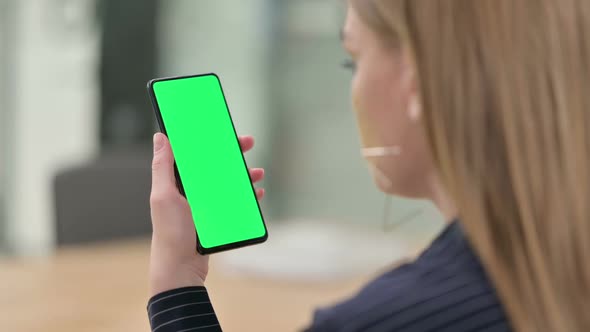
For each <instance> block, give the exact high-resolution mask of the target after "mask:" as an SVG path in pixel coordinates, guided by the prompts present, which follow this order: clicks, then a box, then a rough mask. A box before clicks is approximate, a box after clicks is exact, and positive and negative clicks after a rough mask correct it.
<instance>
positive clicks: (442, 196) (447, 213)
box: [429, 176, 458, 222]
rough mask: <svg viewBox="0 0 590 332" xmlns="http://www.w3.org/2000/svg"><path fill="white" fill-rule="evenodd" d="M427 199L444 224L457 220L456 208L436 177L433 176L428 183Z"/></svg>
mask: <svg viewBox="0 0 590 332" xmlns="http://www.w3.org/2000/svg"><path fill="white" fill-rule="evenodd" d="M430 182H431V185H430V188H431V189H430V195H429V199H430V200H431V201H432V202H433V203H434V204H435V205H436V207H437V208H438V210H439V211H440V212H441V214H442V215H443V217H444V218H445V221H446V222H451V221H453V220H455V219H456V218H457V214H458V211H457V207H456V206H455V203H454V202H453V200H452V199H451V197H450V195H449V194H448V193H447V191H446V190H445V188H444V186H443V185H442V183H441V182H440V180H439V178H438V176H433V177H432V180H431V181H430Z"/></svg>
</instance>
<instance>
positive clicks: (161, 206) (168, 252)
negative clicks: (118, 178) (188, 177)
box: [149, 133, 264, 296]
mask: <svg viewBox="0 0 590 332" xmlns="http://www.w3.org/2000/svg"><path fill="white" fill-rule="evenodd" d="M239 140H240V146H241V148H242V152H246V151H248V150H250V149H252V147H253V146H254V138H253V137H251V136H242V137H240V138H239ZM249 171H250V177H251V179H252V181H253V182H258V181H260V180H262V179H263V178H264V169H262V168H251V169H250V170H249ZM256 195H257V196H258V199H261V198H262V197H263V196H264V189H262V188H258V189H256ZM150 206H151V215H152V228H153V233H152V247H151V256H150V270H149V283H150V296H154V295H156V294H158V293H161V292H164V291H167V290H170V289H175V288H180V287H189V286H202V285H203V284H204V282H205V278H206V277H207V272H208V270H209V257H207V256H202V255H199V254H198V253H197V251H196V248H197V243H196V236H195V228H194V224H193V218H192V215H191V210H190V208H189V205H188V202H187V201H186V199H185V198H184V197H183V196H182V195H181V194H180V192H179V191H178V188H177V187H176V179H175V177H174V157H173V155H172V150H171V148H170V144H169V142H168V138H167V137H166V136H165V135H164V134H161V133H157V134H156V135H154V159H153V162H152V192H151V195H150Z"/></svg>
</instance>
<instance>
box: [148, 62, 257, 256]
mask: <svg viewBox="0 0 590 332" xmlns="http://www.w3.org/2000/svg"><path fill="white" fill-rule="evenodd" d="M203 76H215V78H216V79H217V81H218V82H219V88H220V89H221V95H222V96H223V101H224V102H225V107H226V109H227V112H228V115H229V118H230V123H231V125H232V129H233V131H234V136H235V137H236V141H237V143H238V145H239V138H238V133H237V131H236V127H235V125H234V121H233V119H232V116H231V112H230V110H229V105H228V104H227V99H226V98H225V92H224V91H223V86H222V85H221V79H220V78H219V76H217V74H215V73H206V74H197V75H186V76H173V77H163V78H155V79H152V80H150V81H149V82H148V84H147V89H148V94H149V97H150V100H151V102H152V107H153V109H154V113H155V115H156V120H157V121H158V126H159V127H160V131H161V132H162V133H163V134H164V135H166V136H168V133H167V132H166V126H165V125H164V121H163V119H162V114H161V112H160V107H159V105H158V101H157V98H156V94H155V92H154V84H155V83H158V82H164V81H173V80H181V79H188V78H196V77H203ZM240 155H241V156H242V161H243V163H244V167H245V168H246V174H248V178H249V179H250V186H251V187H252V193H253V194H254V197H255V198H256V206H257V207H258V212H259V213H260V218H261V219H262V224H263V226H264V235H263V236H261V237H258V238H253V239H248V240H244V241H239V242H234V243H228V244H224V245H221V246H217V247H211V248H205V247H203V246H201V242H200V241H199V235H198V231H197V225H196V223H195V222H194V220H193V226H194V228H195V236H196V238H197V252H199V253H200V254H201V255H209V254H214V253H218V252H222V251H227V250H231V249H237V248H242V247H246V246H250V245H254V244H259V243H263V242H265V241H266V240H267V239H268V228H267V227H266V221H265V219H264V216H263V214H262V209H261V208H260V202H258V198H257V197H256V189H255V188H254V184H253V183H252V178H251V177H250V172H249V171H248V165H247V163H246V158H245V157H244V154H243V153H240ZM174 175H175V177H176V185H177V187H178V190H179V191H180V194H182V196H184V197H185V198H186V194H185V191H184V186H183V184H182V180H181V179H180V173H179V172H178V167H177V166H176V161H174Z"/></svg>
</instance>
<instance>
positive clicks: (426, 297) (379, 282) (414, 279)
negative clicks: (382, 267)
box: [311, 241, 509, 332]
mask: <svg viewBox="0 0 590 332" xmlns="http://www.w3.org/2000/svg"><path fill="white" fill-rule="evenodd" d="M313 326H314V328H312V329H311V331H350V332H352V331H453V332H461V331H480V330H486V329H489V330H486V331H509V327H508V322H507V319H506V317H505V314H504V311H503V308H502V306H501V304H500V302H499V300H498V298H497V296H496V292H495V290H494V288H493V286H492V285H491V283H490V281H489V280H488V278H487V277H486V274H485V272H484V270H483V268H482V267H481V265H480V264H479V262H478V260H477V259H476V258H475V255H473V253H472V252H471V251H470V250H469V248H468V247H466V246H463V244H462V243H461V242H460V241H459V242H456V243H451V244H450V245H447V246H446V247H445V248H444V250H443V251H438V250H437V248H433V247H431V248H429V249H428V250H427V251H426V252H425V253H424V254H423V255H422V256H420V257H419V258H418V259H417V260H416V261H414V262H412V263H410V264H404V265H402V266H400V267H399V268H396V269H394V270H392V271H390V272H387V273H385V274H383V275H382V276H380V277H378V278H377V279H375V280H374V281H372V282H370V283H369V284H367V285H366V286H365V287H364V288H363V289H362V290H361V291H360V292H358V293H357V294H356V295H354V296H353V297H351V298H349V299H348V300H346V301H344V302H342V303H339V304H337V305H335V306H333V307H330V308H324V309H320V310H317V311H316V313H315V316H314V325H313Z"/></svg>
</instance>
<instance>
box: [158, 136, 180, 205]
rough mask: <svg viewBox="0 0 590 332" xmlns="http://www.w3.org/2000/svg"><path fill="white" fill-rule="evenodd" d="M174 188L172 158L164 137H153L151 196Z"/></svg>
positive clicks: (168, 144) (167, 142) (166, 139)
mask: <svg viewBox="0 0 590 332" xmlns="http://www.w3.org/2000/svg"><path fill="white" fill-rule="evenodd" d="M172 188H176V178H175V176H174V157H173V155H172V149H171V148H170V143H169V141H168V138H167V137H166V135H164V134H162V133H156V134H155V135H154V159H153V161H152V194H154V193H166V192H168V191H169V190H170V189H172Z"/></svg>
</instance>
